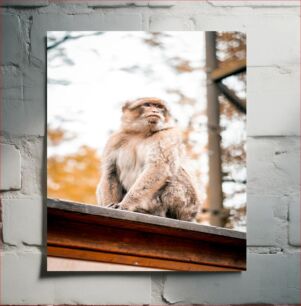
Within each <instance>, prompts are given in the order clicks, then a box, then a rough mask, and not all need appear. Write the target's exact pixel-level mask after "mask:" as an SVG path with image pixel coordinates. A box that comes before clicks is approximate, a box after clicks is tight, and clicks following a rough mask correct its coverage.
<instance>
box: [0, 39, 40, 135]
mask: <svg viewBox="0 0 301 306" xmlns="http://www.w3.org/2000/svg"><path fill="white" fill-rule="evenodd" d="M9 39H10V38H9V37H5V42H6V41H8V40H9ZM23 71H24V72H22V71H21V70H20V69H19V68H16V67H14V66H6V67H2V68H1V69H0V73H1V77H2V80H3V85H2V86H3V100H2V101H3V102H2V112H3V119H2V129H3V131H4V132H6V133H7V134H9V135H18V136H22V135H38V136H43V135H44V133H45V132H44V130H45V105H44V103H43V99H44V94H45V90H44V88H45V76H44V74H43V72H42V70H40V69H38V68H36V67H34V66H32V67H29V66H25V67H24V69H23Z"/></svg>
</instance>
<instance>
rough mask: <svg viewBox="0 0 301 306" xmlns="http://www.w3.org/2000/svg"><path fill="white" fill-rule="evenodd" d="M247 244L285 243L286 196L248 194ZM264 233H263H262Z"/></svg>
mask: <svg viewBox="0 0 301 306" xmlns="http://www.w3.org/2000/svg"><path fill="white" fill-rule="evenodd" d="M247 205H248V206H247V208H248V209H247V220H248V229H247V244H248V246H278V245H279V244H285V243H286V233H285V232H286V218H287V201H286V198H280V197H272V196H255V195H250V196H248V204H247ZM263 233H264V234H263Z"/></svg>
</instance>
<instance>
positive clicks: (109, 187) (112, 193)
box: [96, 139, 123, 206]
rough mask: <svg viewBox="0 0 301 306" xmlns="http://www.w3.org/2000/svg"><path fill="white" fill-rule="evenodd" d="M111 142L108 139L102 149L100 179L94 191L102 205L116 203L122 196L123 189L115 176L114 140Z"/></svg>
mask: <svg viewBox="0 0 301 306" xmlns="http://www.w3.org/2000/svg"><path fill="white" fill-rule="evenodd" d="M113 140H114V139H113ZM112 142H113V141H112V140H109V142H108V144H107V145H106V148H105V150H104V154H103V159H102V173H101V179H100V182H99V184H98V186H97V191H96V198H97V203H98V204H99V205H104V206H108V205H109V204H112V203H118V202H120V201H121V200H122V197H123V189H122V186H121V183H120V182H119V180H118V176H117V169H116V157H115V156H114V154H113V152H114V150H112V148H114V142H113V143H112Z"/></svg>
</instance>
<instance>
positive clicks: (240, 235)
mask: <svg viewBox="0 0 301 306" xmlns="http://www.w3.org/2000/svg"><path fill="white" fill-rule="evenodd" d="M47 207H48V210H49V212H50V213H51V214H56V215H57V216H60V215H64V218H67V217H68V215H69V216H70V218H72V219H74V218H78V220H79V221H81V222H85V220H86V222H92V223H94V222H97V220H101V221H100V222H101V223H102V222H105V221H104V220H105V219H106V220H107V221H109V222H114V224H115V225H116V226H121V227H122V226H123V227H128V226H129V224H131V226H133V227H135V226H137V228H142V229H143V230H146V229H148V228H150V229H151V231H153V230H155V229H156V228H160V230H161V229H163V230H164V231H165V230H166V231H167V230H168V229H169V230H170V232H171V233H174V234H176V233H181V234H183V235H189V236H190V237H193V236H194V235H195V234H196V235H195V236H196V237H198V239H199V238H200V236H202V238H204V239H206V237H207V239H209V240H210V241H212V239H213V240H214V239H216V240H218V241H219V242H220V243H223V242H224V241H225V242H226V243H229V242H230V241H232V242H233V243H236V242H238V243H241V242H245V240H246V233H244V232H239V231H235V230H231V229H226V228H221V227H216V226H208V225H201V224H197V223H193V222H186V221H180V220H174V219H169V218H163V217H158V216H152V215H147V214H142V213H134V212H130V211H125V210H116V209H110V208H105V207H101V206H96V205H87V204H82V203H76V202H68V201H61V200H54V199H48V200H47ZM99 217H101V218H99Z"/></svg>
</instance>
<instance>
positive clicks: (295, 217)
mask: <svg viewBox="0 0 301 306" xmlns="http://www.w3.org/2000/svg"><path fill="white" fill-rule="evenodd" d="M288 235H289V243H290V244H291V245H294V246H300V245H301V238H300V195H295V196H292V197H291V198H290V202H289V232H288Z"/></svg>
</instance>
